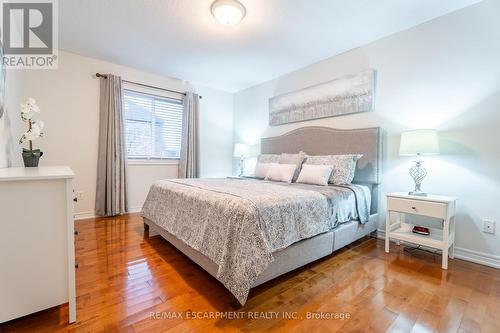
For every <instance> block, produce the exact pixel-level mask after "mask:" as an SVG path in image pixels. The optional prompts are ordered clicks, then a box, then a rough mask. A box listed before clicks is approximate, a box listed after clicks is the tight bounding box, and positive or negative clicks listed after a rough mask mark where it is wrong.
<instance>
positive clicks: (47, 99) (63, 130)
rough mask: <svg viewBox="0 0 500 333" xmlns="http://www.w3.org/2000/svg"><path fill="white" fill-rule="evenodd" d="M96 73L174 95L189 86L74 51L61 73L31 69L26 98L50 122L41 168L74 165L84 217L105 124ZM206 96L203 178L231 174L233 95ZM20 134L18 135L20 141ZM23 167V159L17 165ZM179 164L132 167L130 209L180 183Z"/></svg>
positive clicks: (89, 210) (205, 92) (89, 211)
mask: <svg viewBox="0 0 500 333" xmlns="http://www.w3.org/2000/svg"><path fill="white" fill-rule="evenodd" d="M96 72H100V73H113V74H117V75H121V76H122V77H123V78H124V79H126V80H130V81H136V82H141V83H145V84H149V85H153V86H159V87H164V88H169V89H174V90H181V91H184V90H186V88H187V86H188V84H187V83H185V82H182V81H181V80H178V79H173V78H168V77H162V76H158V75H154V74H151V73H147V72H143V71H139V70H136V69H133V68H130V67H125V66H120V65H116V64H112V63H110V62H105V61H101V60H97V59H92V58H87V57H83V56H80V55H76V54H73V53H69V52H64V51H60V52H59V69H57V70H53V71H50V70H31V71H23V74H22V76H23V77H22V90H21V95H22V98H23V99H25V98H27V97H29V96H31V97H34V98H35V99H36V100H37V102H38V105H39V106H40V108H41V110H42V113H41V115H40V118H41V119H43V120H44V122H45V137H44V138H42V139H40V140H38V141H36V142H35V145H36V146H37V147H39V148H41V149H42V151H43V152H44V156H43V157H42V159H41V160H40V165H69V166H70V167H71V168H72V169H73V170H74V171H75V173H76V179H75V190H76V191H83V192H84V197H83V200H81V201H79V202H78V203H77V205H76V212H77V213H78V215H79V216H90V215H93V212H94V201H95V188H96V172H97V171H96V170H97V141H98V121H99V79H96V78H95V77H94V74H95V73H96ZM193 89H194V90H195V91H196V92H198V93H200V94H201V95H202V96H203V99H202V100H201V103H200V118H201V121H200V146H201V147H200V149H201V152H200V155H201V156H200V164H201V170H200V172H201V175H202V176H203V177H211V176H221V175H227V174H230V173H231V161H232V156H231V155H232V151H231V149H232V148H231V147H232V133H233V132H232V123H233V120H232V114H233V99H232V95H231V94H229V93H226V92H222V91H218V90H214V89H210V88H206V87H198V86H194V87H193ZM18 135H19V133H14V137H15V138H17V137H18ZM19 163H21V162H20V160H18V162H17V164H19ZM176 176H177V165H155V166H151V165H131V166H130V167H129V179H128V182H129V199H130V200H129V206H130V208H132V209H137V208H139V207H141V206H142V202H143V201H144V199H145V196H146V194H147V191H148V189H149V186H150V185H151V183H152V182H153V181H154V180H157V179H165V178H174V177H176Z"/></svg>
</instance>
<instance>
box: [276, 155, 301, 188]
mask: <svg viewBox="0 0 500 333" xmlns="http://www.w3.org/2000/svg"><path fill="white" fill-rule="evenodd" d="M306 157H307V155H306V153H304V152H303V151H301V152H299V153H298V154H286V153H283V154H281V156H280V159H279V164H295V165H296V168H295V173H294V174H293V178H292V182H293V183H295V181H297V178H299V174H300V170H301V169H302V163H304V160H305V159H306Z"/></svg>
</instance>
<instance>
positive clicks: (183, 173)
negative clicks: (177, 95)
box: [179, 92, 200, 178]
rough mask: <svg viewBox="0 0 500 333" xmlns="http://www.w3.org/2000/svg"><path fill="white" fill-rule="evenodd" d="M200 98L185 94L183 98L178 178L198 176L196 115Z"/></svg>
mask: <svg viewBox="0 0 500 333" xmlns="http://www.w3.org/2000/svg"><path fill="white" fill-rule="evenodd" d="M199 102H200V97H199V96H198V95H197V94H193V93H190V92H188V93H186V96H184V98H183V103H182V104H183V108H184V109H183V114H182V141H181V142H182V143H181V158H180V162H179V178H198V176H199V144H198V140H199V139H198V113H199V110H198V109H199Z"/></svg>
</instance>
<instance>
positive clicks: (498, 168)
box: [234, 0, 500, 262]
mask: <svg viewBox="0 0 500 333" xmlns="http://www.w3.org/2000/svg"><path fill="white" fill-rule="evenodd" d="M366 68H374V69H376V70H377V76H378V77H377V91H376V110H375V112H372V113H364V114H358V115H350V116H343V117H337V118H328V119H321V120H313V121H307V122H303V123H298V124H288V125H283V126H276V127H269V126H268V99H269V98H270V97H272V96H276V95H279V94H283V93H286V92H291V91H294V90H297V89H301V88H304V87H307V86H310V85H313V84H317V83H321V82H325V81H329V80H331V79H334V78H337V77H340V76H343V75H346V74H351V73H356V72H358V71H361V70H364V69H366ZM234 107H235V114H234V141H235V142H245V141H246V142H249V143H253V142H255V141H257V140H258V138H260V137H266V136H274V135H279V134H282V133H285V132H287V131H290V130H292V129H294V128H297V127H301V126H310V125H319V126H330V127H337V128H356V127H371V126H381V127H383V128H384V129H385V131H386V134H387V137H386V143H385V145H386V147H385V148H386V149H385V154H386V161H385V163H384V169H385V173H384V175H383V185H382V193H385V192H389V191H406V190H408V189H411V187H412V180H411V178H410V177H409V176H408V169H409V167H410V166H411V160H412V159H411V158H403V157H399V156H398V148H399V139H400V133H401V132H402V131H403V130H405V129H411V128H437V129H438V130H439V131H440V140H441V148H442V154H441V155H440V156H437V157H433V158H429V159H427V160H426V165H427V169H428V171H429V176H428V177H427V178H426V180H425V182H424V184H423V187H424V190H427V191H428V192H432V193H440V194H445V195H455V196H458V227H457V246H458V247H461V248H463V249H465V250H474V251H479V252H481V253H484V254H486V256H488V255H490V257H491V256H493V257H492V258H493V259H494V260H497V262H500V261H499V260H500V237H499V236H498V233H499V232H500V230H497V235H488V234H484V233H482V231H481V229H482V222H481V219H482V218H483V217H484V218H486V217H488V218H493V219H495V220H497V221H498V222H500V211H499V210H498V208H497V205H498V204H499V202H500V151H499V148H498V147H499V142H500V4H499V1H495V0H492V1H485V2H483V3H480V4H478V5H475V6H472V7H469V8H466V9H463V10H460V11H458V12H455V13H452V14H449V15H446V16H443V17H441V18H438V19H436V20H433V21H430V22H427V23H425V24H423V25H420V26H418V27H415V28H412V29H410V30H407V31H403V32H400V33H397V34H395V35H392V36H389V37H387V38H384V39H381V40H379V41H376V42H374V43H371V44H369V45H366V46H364V47H361V48H358V49H354V50H352V51H349V52H347V53H344V54H341V55H339V56H336V57H333V58H330V59H327V60H324V61H321V62H318V63H316V64H313V65H311V66H308V67H306V68H303V69H300V70H298V71H295V72H292V73H289V74H287V75H284V76H281V77H279V78H277V79H275V80H272V81H269V82H266V83H264V84H261V85H258V86H256V87H252V88H249V89H247V90H244V91H241V92H239V93H237V94H236V95H235V101H234ZM381 209H382V210H383V209H384V207H381ZM382 215H384V214H382ZM382 218H385V216H382ZM498 227H500V225H499V226H498Z"/></svg>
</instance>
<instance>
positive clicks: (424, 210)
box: [387, 198, 448, 219]
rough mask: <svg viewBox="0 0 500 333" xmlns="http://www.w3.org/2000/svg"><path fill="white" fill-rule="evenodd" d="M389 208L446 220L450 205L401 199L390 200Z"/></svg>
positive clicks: (388, 202)
mask: <svg viewBox="0 0 500 333" xmlns="http://www.w3.org/2000/svg"><path fill="white" fill-rule="evenodd" d="M387 206H388V207H387V208H388V210H391V211H396V212H402V213H409V214H416V215H424V216H429V217H435V218H440V219H446V217H447V211H448V205H447V204H445V203H438V202H429V201H419V200H406V199H400V198H389V199H388V201H387Z"/></svg>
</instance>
